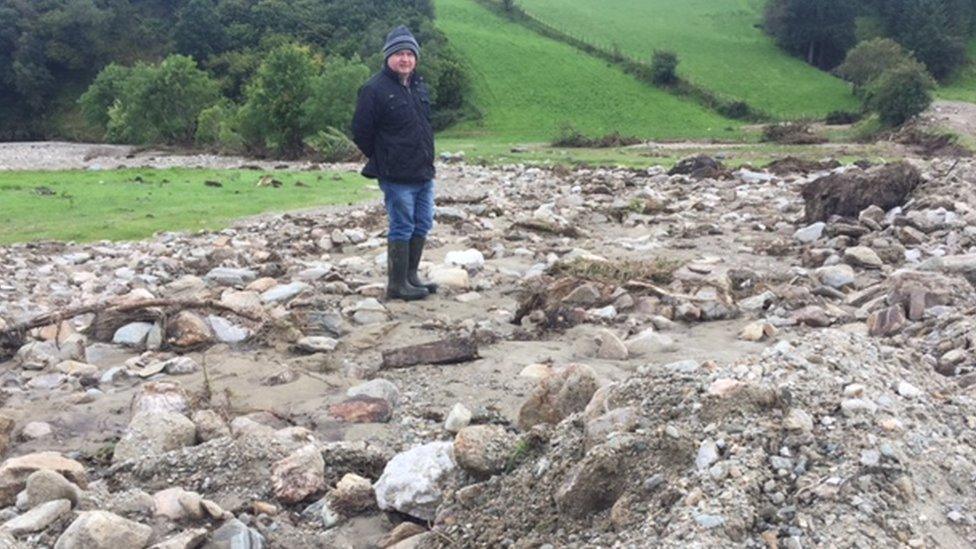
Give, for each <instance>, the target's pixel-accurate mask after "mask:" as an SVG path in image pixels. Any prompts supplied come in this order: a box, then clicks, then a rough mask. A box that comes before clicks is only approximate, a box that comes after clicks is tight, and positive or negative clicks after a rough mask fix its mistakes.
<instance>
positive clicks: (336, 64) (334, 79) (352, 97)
mask: <svg viewBox="0 0 976 549" xmlns="http://www.w3.org/2000/svg"><path fill="white" fill-rule="evenodd" d="M369 74H370V70H369V68H368V67H367V66H366V65H364V64H363V63H362V61H360V60H359V58H358V57H356V58H354V59H352V60H350V61H347V60H345V59H342V58H341V57H336V58H333V59H330V60H329V61H328V62H327V63H326V65H325V69H324V70H323V71H322V74H320V75H318V76H316V77H315V78H313V79H312V83H311V88H310V90H309V97H308V99H307V100H306V101H305V105H304V111H305V114H304V116H305V118H306V119H307V120H308V121H309V131H319V130H325V129H327V128H329V127H334V128H338V129H340V130H343V131H345V132H347V133H348V132H349V127H350V124H351V122H352V115H353V112H355V110H356V96H357V92H358V90H359V87H360V86H362V85H363V82H365V81H366V79H367V78H369Z"/></svg>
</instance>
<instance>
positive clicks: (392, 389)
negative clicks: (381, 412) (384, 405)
mask: <svg viewBox="0 0 976 549" xmlns="http://www.w3.org/2000/svg"><path fill="white" fill-rule="evenodd" d="M346 396H348V397H357V396H367V397H373V398H381V399H383V400H385V401H387V402H388V403H389V404H390V406H391V407H393V406H396V405H397V403H398V402H399V401H400V390H399V389H397V386H396V385H394V384H393V382H391V381H389V380H386V379H382V378H377V379H371V380H369V381H367V382H365V383H360V384H359V385H356V386H354V387H350V388H349V389H348V390H346Z"/></svg>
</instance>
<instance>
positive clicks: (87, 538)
mask: <svg viewBox="0 0 976 549" xmlns="http://www.w3.org/2000/svg"><path fill="white" fill-rule="evenodd" d="M151 536H152V528H150V527H148V526H146V525H144V524H139V523H138V522H135V521H131V520H128V519H126V518H123V517H120V516H118V515H116V514H114V513H109V512H107V511H87V512H85V513H81V515H79V516H78V518H77V519H75V521H74V522H72V523H71V525H70V526H68V529H67V530H65V531H64V533H63V534H61V537H60V538H58V541H57V543H56V544H55V545H54V549H120V548H122V547H125V548H126V549H128V548H133V549H141V548H143V547H145V546H146V545H147V544H148V543H149V538H150V537H151Z"/></svg>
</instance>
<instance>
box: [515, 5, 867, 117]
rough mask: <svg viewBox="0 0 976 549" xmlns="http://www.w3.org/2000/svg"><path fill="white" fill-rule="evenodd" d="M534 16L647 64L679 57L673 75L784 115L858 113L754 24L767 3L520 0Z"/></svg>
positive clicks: (841, 88)
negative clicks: (669, 54) (658, 55)
mask: <svg viewBox="0 0 976 549" xmlns="http://www.w3.org/2000/svg"><path fill="white" fill-rule="evenodd" d="M517 2H518V4H519V5H520V6H522V7H523V8H524V9H525V10H526V11H527V12H529V13H530V14H532V15H533V16H535V17H536V18H537V19H539V20H541V21H543V22H545V23H547V24H550V25H552V26H554V27H556V28H558V29H560V30H562V31H564V32H568V33H570V34H572V35H574V36H577V37H580V38H583V39H584V40H586V41H587V42H590V43H594V44H598V45H601V46H605V47H612V46H613V45H614V44H615V45H616V46H617V47H618V48H619V49H620V51H621V52H623V53H624V54H626V55H628V56H630V57H633V58H635V59H638V60H644V61H649V60H650V56H651V52H652V51H653V50H654V49H666V50H672V51H674V52H676V53H677V54H678V57H679V60H680V64H679V65H678V73H679V74H680V75H681V76H682V77H684V78H686V79H687V80H689V81H691V82H693V83H695V84H697V85H699V86H702V87H704V88H706V89H708V90H710V91H712V92H713V93H716V94H718V95H721V96H725V97H727V98H734V99H740V100H744V101H746V102H747V103H749V104H750V105H751V106H753V107H755V108H758V109H760V110H763V111H765V112H767V113H769V114H771V115H773V116H776V117H781V118H798V117H809V116H814V117H822V116H824V115H825V114H827V113H828V112H830V111H833V110H856V109H857V108H858V102H857V101H856V100H855V98H854V97H853V96H852V95H851V92H850V90H849V88H848V86H847V84H846V83H844V82H843V81H841V80H840V79H838V78H835V77H833V76H830V75H829V74H827V73H824V72H822V71H819V70H817V69H815V68H813V67H811V66H809V65H807V64H806V63H804V62H803V61H801V60H799V59H796V58H793V57H791V56H789V55H788V54H786V53H785V52H783V51H782V50H780V49H779V48H777V47H776V45H775V44H774V43H773V41H772V40H771V39H770V38H769V37H767V36H766V35H765V34H763V33H762V31H761V30H760V29H758V28H756V25H757V24H758V23H760V22H761V20H762V7H763V5H764V4H765V2H764V0H680V1H676V0H517Z"/></svg>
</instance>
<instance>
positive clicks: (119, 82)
mask: <svg viewBox="0 0 976 549" xmlns="http://www.w3.org/2000/svg"><path fill="white" fill-rule="evenodd" d="M129 73H130V69H129V68H128V67H123V66H121V65H116V64H115V63H111V64H109V65H108V66H106V67H105V68H104V69H102V71H101V72H99V73H98V76H97V77H95V81H94V82H92V83H91V86H88V90H87V91H86V92H85V93H83V94H82V95H81V97H80V98H79V99H78V104H79V105H80V106H81V113H82V115H83V116H84V117H85V121H86V122H88V123H89V124H90V125H92V126H94V127H96V128H99V129H100V130H101V131H102V132H103V133H104V132H105V127H106V126H107V125H108V110H109V108H110V107H111V106H112V104H113V103H115V101H116V100H117V99H119V98H120V97H122V87H123V85H124V84H125V81H126V80H127V79H128V78H129Z"/></svg>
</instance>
